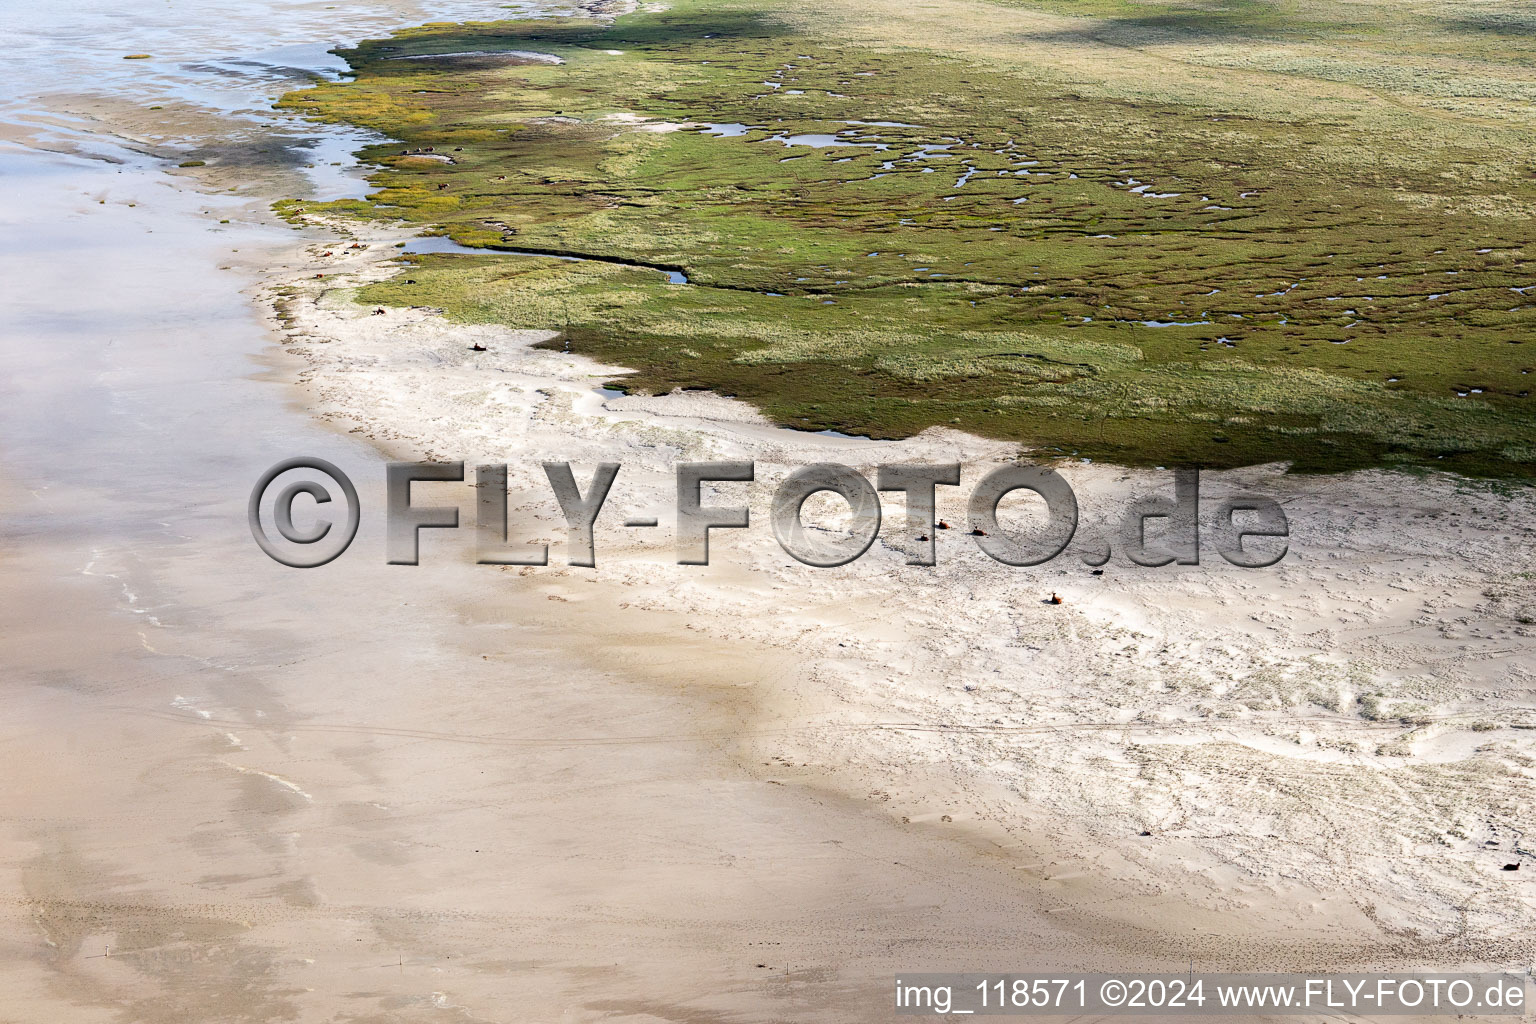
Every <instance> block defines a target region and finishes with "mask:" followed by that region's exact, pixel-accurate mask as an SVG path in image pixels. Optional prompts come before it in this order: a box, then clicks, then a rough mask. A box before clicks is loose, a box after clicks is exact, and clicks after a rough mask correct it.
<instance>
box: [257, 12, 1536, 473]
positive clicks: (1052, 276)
mask: <svg viewBox="0 0 1536 1024" xmlns="http://www.w3.org/2000/svg"><path fill="white" fill-rule="evenodd" d="M1522 17H1524V16H1523V15H1521V14H1520V10H1519V8H1518V7H1517V6H1515V5H1508V4H1506V5H1493V6H1489V5H1485V4H1479V5H1470V4H1450V5H1445V4H1439V5H1430V4H1409V5H1401V4H1386V3H1380V2H1367V3H1358V4H1351V5H1348V6H1347V7H1338V6H1337V5H1326V4H1321V3H1313V2H1308V0H1285V2H1281V3H1253V2H1241V0H1234V2H1229V3H1225V4H1221V3H1217V4H1199V5H1189V4H1174V3H1162V2H1151V3H1128V2H1122V0H1095V2H1093V3H1089V4H1076V3H1070V4H1069V3H1065V2H1042V3H1016V2H1008V3H992V2H985V0H946V2H942V3H938V4H933V5H928V6H926V7H924V8H921V9H917V10H909V9H906V8H897V9H890V10H887V9H885V8H884V7H881V8H880V9H879V10H878V11H876V10H871V9H867V7H865V6H863V5H855V4H852V3H848V2H844V0H836V2H831V3H818V4H807V3H800V2H796V0H771V2H769V0H734V2H726V3H715V2H712V3H707V4H706V3H702V2H697V0H682V2H678V3H673V4H670V5H666V6H662V5H646V6H644V7H643V8H641V9H639V10H635V11H632V12H630V13H627V14H623V15H621V16H618V17H615V18H610V19H606V20H594V19H592V18H549V17H541V18H534V19H526V20H514V21H499V22H480V23H469V24H441V23H439V24H431V25H426V26H422V27H420V28H416V29H411V30H407V31H403V32H398V33H396V34H394V35H393V36H391V37H389V38H387V39H378V40H370V41H366V42H363V43H361V44H360V45H358V46H357V47H355V48H353V49H349V50H345V51H342V53H341V55H342V56H343V57H344V58H345V59H346V60H347V62H348V63H349V64H350V65H351V67H352V68H353V71H354V76H353V77H352V78H351V79H350V80H346V81H340V82H335V83H325V84H321V85H319V86H318V87H316V88H312V89H304V90H300V91H297V92H293V93H289V94H288V95H286V96H285V97H284V98H283V100H282V101H281V106H283V107H284V108H286V109H289V110H293V111H299V112H303V113H306V114H309V115H311V116H314V117H318V118H322V119H325V120H328V121H333V122H347V123H350V124H354V125H358V126H362V127H366V128H369V129H372V130H375V131H378V132H380V133H382V134H384V135H386V136H388V137H390V138H391V139H393V140H399V141H398V142H390V143H387V144H380V145H377V146H374V147H372V148H371V149H369V150H368V151H366V152H365V153H364V157H365V159H366V160H368V161H370V162H372V163H373V164H375V165H377V167H378V170H377V172H376V173H375V175H374V177H373V181H374V185H375V190H374V191H373V192H371V193H370V194H369V195H368V196H367V198H366V199H363V200H343V201H339V202H332V203H321V202H304V201H291V202H286V203H283V204H281V210H282V212H283V213H284V214H285V215H286V216H288V217H290V218H291V219H294V220H296V221H303V220H306V219H312V220H326V221H331V222H334V219H335V218H336V217H338V216H339V217H343V218H354V219H358V218H361V219H368V220H378V219H383V220H399V221H404V222H406V223H408V224H413V225H419V226H420V228H421V229H422V230H423V231H425V232H428V233H433V234H441V235H445V236H447V238H449V239H451V240H452V241H453V242H455V243H458V244H459V245H462V246H467V247H471V248H477V249H485V250H486V251H487V252H486V255H483V256H476V255H470V254H465V253H463V252H455V253H436V254H431V253H418V254H412V255H410V256H408V257H404V258H403V262H404V263H405V264H406V266H405V267H403V268H402V270H401V272H400V273H398V274H396V275H394V276H393V277H390V278H389V279H387V280H383V281H380V282H377V283H374V284H371V285H369V286H368V287H366V288H364V289H363V290H362V291H361V292H360V293H359V294H358V296H357V298H358V300H359V301H360V302H363V303H373V304H378V305H381V306H397V307H412V306H415V307H423V306H425V307H431V308H435V309H439V310H442V311H443V313H444V315H445V316H447V317H448V318H449V319H450V320H453V321H457V322H463V323H473V324H492V325H502V326H506V327H512V328H520V329H522V328H527V329H541V330H554V331H558V332H559V336H558V337H557V338H555V339H553V340H552V341H550V342H548V343H547V344H550V345H553V346H557V347H559V348H561V349H566V350H569V351H572V352H576V353H581V354H587V355H591V356H593V357H594V358H598V359H601V360H602V361H604V362H605V363H610V364H616V365H618V366H621V367H625V368H628V370H629V372H627V373H621V374H618V375H616V376H615V377H614V378H613V379H612V380H611V381H609V382H608V384H609V386H610V387H613V388H618V389H621V390H624V391H626V392H629V393H634V394H665V393H668V392H671V391H675V390H678V389H684V390H712V391H715V392H717V393H720V394H724V395H728V396H733V397H737V398H740V399H743V400H745V401H747V402H749V403H751V404H752V405H754V406H756V407H757V408H758V409H759V410H761V411H762V412H763V413H764V414H765V415H766V416H767V417H768V418H769V419H770V420H771V421H772V422H774V423H775V424H778V425H781V426H789V427H795V428H799V429H804V430H813V431H820V430H827V429H832V430H837V431H840V432H844V433H849V434H854V435H860V436H866V437H870V438H901V437H909V436H912V435H915V434H917V433H919V432H921V431H923V430H924V429H926V428H929V427H933V426H945V427H951V428H954V429H957V430H961V431H964V432H966V433H968V434H974V435H979V436H982V437H986V438H992V439H998V440H1002V441H1008V442H1016V443H1018V444H1019V445H1021V446H1024V447H1026V448H1028V449H1030V450H1031V451H1033V452H1034V453H1035V454H1036V456H1037V457H1047V458H1048V457H1061V458H1087V459H1093V460H1098V461H1111V462H1114V463H1116V464H1122V465H1131V466H1156V465H1170V464H1180V463H1197V464H1201V465H1205V466H1210V467H1218V468H1220V467H1237V466H1243V465H1251V464H1258V463H1269V462H1285V463H1289V464H1290V465H1291V466H1292V467H1293V468H1294V469H1297V470H1301V471H1340V470H1348V469H1355V468H1362V467H1394V468H1424V467H1431V468H1437V469H1448V470H1455V471H1458V472H1461V473H1464V474H1468V475H1486V476H1501V477H1515V478H1518V477H1528V476H1529V475H1530V474H1531V471H1532V469H1533V468H1536V427H1533V416H1532V408H1533V406H1532V399H1531V397H1530V387H1531V377H1532V370H1533V369H1536V358H1533V357H1532V354H1531V351H1532V350H1531V349H1529V348H1528V347H1527V344H1526V342H1527V335H1528V332H1529V327H1530V325H1531V323H1532V322H1533V315H1536V304H1533V303H1532V302H1530V301H1529V300H1527V298H1526V294H1527V291H1528V290H1529V289H1531V288H1533V287H1536V267H1533V265H1532V263H1531V261H1530V258H1529V255H1528V253H1527V252H1526V246H1527V243H1528V241H1529V239H1530V236H1531V232H1532V222H1531V216H1532V212H1533V209H1536V187H1533V184H1532V182H1531V180H1530V171H1529V167H1530V164H1531V160H1532V157H1533V155H1536V153H1533V144H1532V142H1531V139H1532V138H1533V137H1536V136H1533V135H1532V134H1531V131H1530V128H1531V127H1532V126H1531V124H1530V120H1531V118H1532V114H1531V107H1530V101H1531V99H1532V97H1531V96H1530V95H1528V94H1529V93H1531V92H1532V89H1533V87H1532V86H1530V84H1529V83H1528V82H1527V81H1526V80H1525V77H1526V76H1525V75H1524V73H1523V71H1522V69H1523V68H1525V67H1528V66H1529V62H1530V61H1531V60H1532V59H1533V58H1536V46H1533V44H1532V43H1531V39H1530V33H1529V32H1528V31H1526V28H1525V27H1522V26H1525V22H1523V21H1521V18H1522ZM497 249H500V250H516V251H517V253H518V254H517V255H511V254H509V253H507V252H505V251H504V252H502V253H500V254H497V253H495V252H494V251H493V250H497ZM537 254H547V255H545V256H541V255H537ZM551 256H553V257H571V256H577V257H583V258H584V259H582V260H579V261H573V260H570V259H552V258H548V257H551ZM680 281H685V282H686V283H680Z"/></svg>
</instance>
